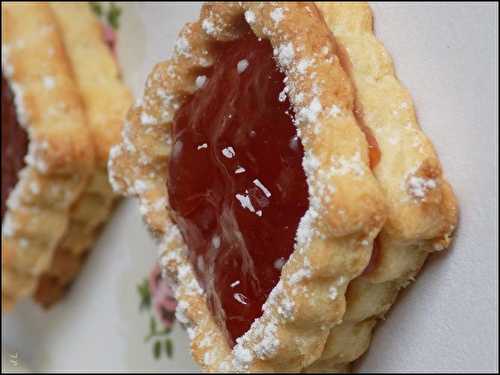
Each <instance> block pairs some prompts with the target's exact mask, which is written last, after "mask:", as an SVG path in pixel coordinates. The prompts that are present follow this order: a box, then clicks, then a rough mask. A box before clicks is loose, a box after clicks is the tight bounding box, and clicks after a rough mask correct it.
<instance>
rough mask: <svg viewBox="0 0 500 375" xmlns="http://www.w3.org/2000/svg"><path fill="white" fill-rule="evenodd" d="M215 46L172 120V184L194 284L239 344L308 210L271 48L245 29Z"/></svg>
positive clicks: (298, 150) (298, 149)
mask: <svg viewBox="0 0 500 375" xmlns="http://www.w3.org/2000/svg"><path fill="white" fill-rule="evenodd" d="M217 47H218V48H217V51H218V58H217V61H216V63H215V64H214V67H213V68H212V69H211V70H210V71H207V72H205V75H204V76H200V77H198V79H197V82H198V84H199V85H201V88H200V89H198V90H197V91H196V92H195V94H194V95H192V96H191V97H189V98H188V99H187V101H186V102H185V104H184V105H183V106H182V107H181V108H180V110H179V111H178V112H177V114H176V118H175V120H174V126H173V130H172V135H173V141H174V143H173V146H172V157H171V160H170V163H169V169H168V183H167V187H168V193H169V199H170V205H171V207H172V208H173V210H174V220H175V221H176V223H177V224H178V226H179V228H180V230H181V232H182V235H183V237H184V240H185V241H186V243H187V245H188V248H189V254H190V259H191V262H192V264H193V266H194V268H195V271H196V274H197V278H198V280H199V281H200V284H201V285H202V287H203V288H204V290H205V291H206V292H207V295H208V299H209V304H210V308H211V310H212V312H213V314H214V316H215V317H216V320H217V321H218V324H219V326H220V327H222V328H224V327H225V328H227V334H228V341H229V342H230V343H231V344H234V340H235V339H236V338H238V337H239V336H241V335H242V334H243V333H245V332H246V331H247V330H248V329H249V327H250V325H251V324H252V322H253V321H254V319H255V318H257V317H259V316H260V315H261V314H262V310H261V308H262V304H263V303H264V302H265V300H266V298H267V296H268V295H269V293H270V291H271V290H272V288H273V287H274V286H275V285H276V283H277V282H278V280H279V277H280V270H281V266H282V265H283V263H284V262H285V261H286V260H287V259H288V257H289V256H290V254H291V253H292V251H293V247H294V241H295V234H296V231H297V227H298V224H299V221H300V219H301V218H302V216H303V215H304V213H305V211H306V210H307V208H308V205H309V203H308V193H307V182H306V177H305V173H304V170H303V168H302V158H303V154H304V151H303V147H302V143H301V141H300V139H299V138H298V137H297V134H296V130H295V127H294V125H293V122H292V117H293V112H292V109H291V107H290V103H289V101H288V99H287V98H283V97H282V96H280V93H281V92H282V91H283V88H284V84H283V79H284V75H283V74H282V73H280V72H279V71H278V70H277V68H276V65H275V61H274V60H273V57H272V47H271V45H270V43H269V42H268V41H265V40H262V41H258V40H257V38H256V37H255V36H254V35H253V34H252V33H251V32H248V33H247V34H246V35H245V36H244V37H242V38H240V39H239V40H237V41H234V42H226V43H223V44H221V45H217ZM279 98H280V99H281V100H280V99H279Z"/></svg>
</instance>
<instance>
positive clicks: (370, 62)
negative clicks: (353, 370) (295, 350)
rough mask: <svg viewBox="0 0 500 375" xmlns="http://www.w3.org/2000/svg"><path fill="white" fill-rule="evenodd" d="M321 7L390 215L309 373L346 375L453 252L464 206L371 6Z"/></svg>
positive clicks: (324, 4)
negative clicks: (423, 274) (379, 328)
mask: <svg viewBox="0 0 500 375" xmlns="http://www.w3.org/2000/svg"><path fill="white" fill-rule="evenodd" d="M317 6H318V8H319V9H320V10H321V11H322V13H323V15H324V17H325V20H326V22H327V24H328V25H329V27H330V28H331V30H332V32H333V33H334V36H335V38H336V40H337V43H338V46H339V48H340V49H341V50H342V51H343V53H342V57H343V58H342V63H343V66H344V68H345V69H346V71H348V73H349V75H350V77H351V79H352V81H353V84H354V87H355V89H356V111H357V113H358V115H359V117H360V118H361V119H362V121H363V122H364V124H365V126H367V127H368V128H370V129H371V131H372V133H373V134H374V136H375V138H376V140H377V142H378V144H379V147H380V149H381V154H382V158H381V160H380V162H379V163H378V165H377V166H376V167H375V169H374V173H375V176H376V177H377V180H378V181H379V183H380V186H381V187H382V189H383V190H384V192H385V195H386V197H387V203H388V207H389V215H388V218H387V221H386V223H385V225H384V227H383V229H382V232H381V233H380V235H379V238H378V240H377V243H378V254H377V257H376V259H375V261H374V263H373V265H372V266H371V267H370V270H369V272H367V273H366V274H363V275H362V276H360V277H358V278H357V279H355V280H353V281H352V282H351V283H350V284H349V287H348V291H347V294H346V299H347V308H346V313H345V315H344V319H343V323H342V324H340V325H338V326H337V327H334V328H333V329H332V330H331V332H330V335H329V337H328V340H327V343H326V345H325V349H324V352H323V354H322V356H321V358H320V359H319V360H318V361H317V362H316V363H314V364H313V365H312V366H310V367H309V369H308V370H309V371H312V372H316V371H335V370H337V371H341V372H342V371H344V370H345V369H346V368H348V367H349V365H350V363H351V362H352V361H354V360H355V359H357V358H358V357H359V356H361V355H362V354H363V353H364V352H365V351H366V350H367V348H368V346H369V343H370V339H371V335H372V330H373V328H374V326H375V325H376V322H377V321H378V320H379V319H380V318H382V317H383V316H384V315H385V313H386V312H387V311H388V310H389V308H390V307H391V305H392V304H393V302H394V300H395V299H396V297H397V294H398V292H399V291H400V290H401V288H403V287H405V286H407V285H408V284H409V283H410V282H411V280H413V279H414V278H415V277H416V275H417V273H418V272H419V270H420V269H421V267H422V265H423V264H424V262H425V260H426V258H427V256H428V254H429V253H430V252H433V251H439V250H442V249H445V248H446V247H448V246H449V244H450V241H451V234H452V232H453V230H454V228H455V225H456V222H457V205H456V200H455V197H454V194H453V192H452V190H451V187H450V185H449V184H448V182H447V181H446V180H445V179H444V177H443V174H442V170H441V165H440V163H439V160H438V157H437V155H436V152H435V150H434V148H433V146H432V144H431V142H430V141H429V139H428V138H427V137H426V136H425V134H424V133H423V132H422V131H421V129H420V126H419V125H418V122H417V118H416V115H415V109H414V106H413V102H412V99H411V97H410V94H409V93H408V91H407V90H406V89H405V88H404V87H403V85H402V84H401V83H400V82H399V81H398V79H397V78H396V76H395V73H394V68H393V65H392V61H391V58H390V56H389V54H388V53H387V51H386V50H385V48H384V47H383V45H382V44H381V43H380V42H379V41H378V40H377V39H376V37H375V36H374V34H373V21H372V14H371V10H370V8H369V6H368V5H367V4H366V3H334V2H320V3H317Z"/></svg>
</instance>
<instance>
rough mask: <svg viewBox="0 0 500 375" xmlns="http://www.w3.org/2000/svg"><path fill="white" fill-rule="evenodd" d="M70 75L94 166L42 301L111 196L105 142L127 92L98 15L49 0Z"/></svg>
mask: <svg viewBox="0 0 500 375" xmlns="http://www.w3.org/2000/svg"><path fill="white" fill-rule="evenodd" d="M50 7H51V9H52V10H53V12H54V15H55V18H56V21H57V23H58V26H59V29H60V31H61V34H62V39H63V42H64V46H65V49H66V53H67V55H68V58H69V60H70V61H71V64H72V68H73V72H74V74H75V80H76V83H77V84H78V87H79V92H80V94H81V96H82V99H83V103H84V107H85V112H86V115H87V120H88V125H89V129H90V134H91V137H92V141H93V143H94V146H95V150H96V164H97V167H96V171H95V173H94V174H93V176H92V177H91V179H90V181H89V183H88V185H87V187H86V188H85V190H84V192H83V193H82V195H81V196H80V198H79V199H78V201H77V202H76V203H75V204H74V205H73V208H72V210H71V217H70V223H69V226H68V229H67V230H66V233H65V235H64V238H63V239H62V241H61V243H60V245H59V247H58V248H57V251H56V253H55V255H54V259H53V262H52V265H51V267H50V268H49V269H48V270H47V272H46V273H45V274H44V275H43V278H42V282H40V285H39V286H38V288H37V290H36V292H35V296H34V297H35V300H36V301H37V302H38V303H40V304H42V305H43V306H45V307H48V306H50V305H52V304H53V303H55V302H57V301H58V300H59V299H60V298H61V297H62V296H63V295H64V291H65V290H66V289H67V286H68V285H70V283H71V282H72V281H73V280H74V278H75V277H76V276H77V275H78V271H79V270H80V268H81V264H82V262H83V261H84V259H85V258H86V255H87V250H88V249H89V247H90V245H91V244H92V243H93V241H94V239H95V237H96V235H97V233H98V229H99V228H100V227H101V226H102V225H103V224H104V223H105V222H106V220H107V219H108V217H109V215H110V214H111V211H112V207H113V206H114V203H115V201H116V198H117V196H116V194H115V193H114V192H113V190H112V189H111V186H110V185H109V182H108V178H107V171H106V164H107V160H108V153H109V150H110V148H111V146H112V145H113V144H115V143H117V142H118V141H119V138H120V133H121V129H122V125H123V121H124V119H125V116H126V113H127V111H128V109H129V108H130V105H131V104H132V96H131V93H130V91H129V90H128V88H127V87H126V86H125V85H124V84H123V82H122V80H121V77H120V73H119V69H118V66H117V64H116V61H115V58H114V57H113V55H112V52H111V50H110V48H109V47H108V46H107V45H106V43H105V41H104V39H103V36H102V29H101V25H100V24H99V21H98V20H97V18H96V17H95V16H94V14H93V13H92V11H91V9H90V7H89V5H88V3H86V2H83V3H81V2H80V3H76V2H64V3H61V2H52V3H50Z"/></svg>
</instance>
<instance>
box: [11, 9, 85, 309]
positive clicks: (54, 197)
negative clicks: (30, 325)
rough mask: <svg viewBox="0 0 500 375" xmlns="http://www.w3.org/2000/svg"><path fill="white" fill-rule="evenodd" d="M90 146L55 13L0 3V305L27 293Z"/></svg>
mask: <svg viewBox="0 0 500 375" xmlns="http://www.w3.org/2000/svg"><path fill="white" fill-rule="evenodd" d="M93 163H94V152H93V146H92V143H91V139H90V134H89V132H88V128H87V125H86V118H85V110H84V107H83V103H82V101H81V98H80V94H79V91H78V87H77V85H76V83H75V81H74V79H73V77H72V72H71V64H70V62H69V61H68V59H67V57H66V54H65V51H64V45H63V43H62V40H61V38H60V36H59V33H58V30H57V27H56V23H55V18H54V15H53V14H52V12H51V11H50V9H49V8H48V6H47V5H46V4H41V3H31V4H27V3H26V4H21V3H17V4H14V3H6V2H3V3H2V308H3V309H8V308H10V307H11V306H12V304H13V303H14V302H15V301H16V300H17V299H18V298H19V297H23V296H27V295H30V294H31V293H33V291H34V289H35V288H36V286H37V284H38V280H39V277H40V275H41V274H42V273H43V272H44V271H45V270H46V269H47V268H48V267H49V266H50V263H51V261H52V256H53V253H54V251H55V248H56V247H57V245H58V243H59V242H60V240H61V238H62V237H63V236H64V233H65V231H66V228H67V225H68V222H69V216H70V209H71V206H72V205H73V204H74V203H75V201H76V200H77V199H78V197H79V196H80V194H81V192H82V189H84V187H85V184H86V183H87V181H88V178H89V176H90V174H91V172H92V169H93Z"/></svg>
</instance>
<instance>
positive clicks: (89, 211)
mask: <svg viewBox="0 0 500 375" xmlns="http://www.w3.org/2000/svg"><path fill="white" fill-rule="evenodd" d="M4 13H5V19H4ZM11 14H14V15H15V17H13V16H12V15H11ZM4 21H5V22H4ZM37 22H38V23H39V24H40V25H39V28H38V30H37V29H36V28H35V27H34V26H29V25H32V24H36V23H37ZM26 24H28V29H29V30H32V33H33V34H34V35H36V36H37V38H38V39H36V41H37V42H39V40H40V38H39V36H40V34H42V35H43V36H44V35H45V34H44V33H47V32H48V31H49V30H50V34H49V35H50V37H51V39H50V40H49V41H48V42H45V39H43V38H45V36H44V37H43V38H42V43H41V44H40V43H39V44H37V45H35V44H34V43H30V44H28V45H26V50H25V51H23V53H24V55H23V56H18V57H16V58H17V60H15V61H12V58H13V56H12V53H10V51H11V49H12V48H10V44H6V43H7V39H6V40H5V42H4V38H3V37H4V29H2V44H3V45H2V52H4V47H6V46H7V48H6V50H7V52H8V53H7V55H6V56H3V55H2V58H3V59H2V69H4V64H3V63H4V57H5V67H6V68H7V70H9V71H10V70H11V69H12V67H13V68H14V70H13V71H14V72H19V73H18V75H19V77H20V79H23V80H28V79H33V77H36V76H37V75H41V74H43V73H44V72H41V71H40V72H38V71H36V70H33V69H34V68H36V67H35V64H34V63H33V64H31V63H30V64H29V67H30V69H26V68H25V69H24V70H21V69H20V68H23V67H25V65H21V66H20V68H19V69H18V68H17V66H16V65H10V64H14V62H16V61H25V63H26V61H28V62H30V61H32V59H34V58H35V57H36V59H37V60H35V61H36V63H37V64H38V65H39V62H40V61H44V60H45V59H47V53H48V54H49V57H51V56H56V57H57V60H56V61H59V60H63V61H64V64H65V67H66V68H65V69H66V70H65V72H66V73H65V74H66V77H65V78H66V81H68V82H69V83H68V82H66V85H65V86H61V87H60V85H59V84H57V85H56V86H55V88H54V89H52V90H51V92H52V91H54V90H55V89H57V90H58V91H57V93H58V95H59V97H57V98H58V100H59V102H57V103H61V104H58V105H64V106H65V107H64V108H66V107H68V104H66V103H65V102H64V101H61V100H60V99H61V98H63V99H65V100H67V101H68V102H69V103H72V101H74V102H77V103H78V109H79V112H78V113H79V115H80V119H78V118H76V119H75V120H74V121H71V122H69V125H68V126H67V128H68V133H62V134H59V135H58V136H59V137H60V138H56V141H57V144H59V145H67V146H68V150H73V151H75V152H76V151H78V152H79V153H80V154H81V155H82V156H85V158H90V160H92V156H93V150H95V151H96V163H95V167H93V166H91V165H89V166H88V167H86V166H85V165H84V166H79V165H78V164H77V163H76V162H78V161H79V159H76V161H75V163H74V165H68V169H67V170H66V169H64V171H65V172H66V173H72V174H73V175H75V176H79V175H80V173H85V177H86V178H85V181H82V182H80V183H79V185H78V191H77V192H76V191H75V196H71V195H68V197H67V198H68V199H67V200H65V199H66V198H65V199H62V197H61V194H62V193H65V194H70V193H71V191H72V189H73V190H74V188H73V187H72V185H70V182H71V183H73V185H74V184H75V182H72V180H70V181H69V182H68V181H67V179H68V177H67V176H65V175H62V177H61V176H60V175H57V176H53V175H52V174H51V173H49V175H48V176H45V175H43V176H39V175H35V176H33V173H32V172H31V170H30V171H23V172H22V173H21V174H22V176H23V178H21V179H20V181H19V183H18V187H17V188H16V191H15V192H13V194H12V196H13V197H12V200H14V198H15V197H18V198H16V199H18V200H19V199H21V200H23V201H25V200H28V201H29V202H31V200H30V199H32V198H31V197H32V196H33V194H34V193H33V192H32V191H31V190H32V187H33V186H37V187H38V189H39V190H41V192H40V193H39V194H38V197H37V199H40V200H41V203H40V204H43V205H44V208H45V211H44V213H43V215H44V216H42V218H43V220H39V219H38V216H37V214H36V212H33V210H30V211H27V210H24V211H23V212H22V213H23V215H20V214H19V213H15V214H13V215H15V216H13V215H9V217H8V218H7V217H6V220H4V223H3V225H2V229H3V230H4V229H5V228H7V230H8V229H9V225H10V223H11V218H12V217H14V218H15V220H16V222H18V223H19V225H21V224H22V225H23V226H26V224H27V223H29V224H30V228H31V229H29V230H30V232H29V233H26V231H27V230H28V229H26V228H25V229H24V232H22V233H21V234H19V236H18V238H17V241H18V242H21V243H23V244H24V247H23V251H17V247H16V248H13V247H12V246H11V245H10V242H11V240H9V241H8V242H7V243H6V247H5V251H4V249H3V248H4V246H2V249H3V250H2V251H3V252H2V257H3V258H2V259H3V263H5V262H4V260H5V259H9V262H7V263H5V266H3V267H2V268H3V270H5V269H8V272H4V273H3V274H4V276H3V278H2V300H3V301H4V305H5V306H7V305H10V304H12V302H13V301H14V298H11V297H10V296H11V295H17V294H19V295H23V296H25V295H30V294H32V293H33V292H34V298H35V300H36V301H37V302H39V303H40V304H42V305H43V306H46V307H47V306H50V305H51V304H53V303H54V302H57V300H59V299H60V298H61V297H62V295H63V292H64V291H65V290H66V289H67V286H68V285H69V284H70V283H71V281H73V279H74V278H75V277H76V276H77V274H78V271H79V269H80V267H81V264H82V262H83V260H84V259H85V256H86V250H87V249H88V248H89V246H90V245H91V244H92V242H93V241H94V239H95V237H96V235H97V232H98V229H99V228H100V227H101V226H102V224H103V223H104V222H105V221H106V220H107V218H108V217H109V215H110V213H111V211H112V207H113V205H114V203H115V201H116V198H117V196H116V194H114V193H113V191H112V189H111V187H110V185H109V182H108V178H107V171H106V162H107V157H108V152H109V149H110V147H111V144H112V143H115V142H117V141H118V139H119V136H120V132H121V128H122V123H123V119H124V118H125V114H126V111H127V110H128V108H129V107H130V104H131V101H132V100H131V94H130V92H129V91H128V89H127V88H126V87H125V86H124V84H123V83H122V82H121V79H120V75H119V71H118V67H117V64H116V61H115V59H114V57H113V55H112V52H111V51H110V49H109V48H108V46H107V45H106V43H105V41H104V40H103V37H102V31H101V27H100V25H99V22H98V20H97V19H96V17H95V16H94V15H93V14H92V12H91V11H90V7H89V5H88V3H63V4H61V3H52V4H50V5H49V4H47V3H36V4H35V3H33V4H25V5H23V4H19V3H13V4H9V5H7V4H5V11H4V5H3V4H2V28H5V34H6V37H7V35H9V36H10V37H11V38H12V36H11V35H17V39H11V42H10V43H14V44H15V43H19V41H20V40H21V41H23V43H24V44H25V39H26V36H23V34H20V33H21V31H22V30H21V28H24V27H26ZM17 28H19V30H17ZM14 30H15V32H16V33H17V34H14ZM8 33H10V34H8ZM30 35H31V34H30ZM32 39H33V40H35V38H34V37H32ZM41 51H43V52H44V53H45V55H43V54H40V53H41ZM26 57H28V59H27V60H26ZM7 61H8V63H9V64H7ZM49 62H51V61H50V60H49ZM32 65H33V66H32ZM52 69H55V68H52ZM59 70H62V69H61V68H60V67H59ZM53 76H54V75H51V76H48V77H53ZM16 79H17V78H16ZM54 79H57V81H55V82H60V81H62V79H61V78H59V77H54ZM16 82H17V81H16ZM70 83H71V86H70ZM15 87H16V86H15ZM67 87H71V88H72V92H68V88H67ZM63 89H64V90H66V91H63ZM32 96H33V98H32V99H30V100H33V101H35V103H37V105H38V106H35V109H37V108H38V110H39V111H41V113H44V112H43V111H45V110H46V109H47V108H48V109H49V110H50V108H51V107H50V106H49V107H43V106H46V105H47V103H45V102H44V101H43V100H45V98H46V97H47V94H46V93H44V92H43V91H34V92H32ZM30 98H31V97H30ZM54 100H55V99H54ZM30 108H31V107H30ZM72 112H73V110H72V111H71V112H70V114H71V113H72ZM62 114H63V115H66V116H69V115H68V114H66V113H65V112H62ZM85 117H86V118H85ZM50 120H51V121H52V118H51V119H50ZM63 120H64V119H61V120H59V122H61V123H63ZM78 121H79V122H78ZM79 123H80V125H81V126H82V127H85V129H83V130H80V131H75V134H76V135H77V136H79V137H83V135H85V137H86V138H85V139H86V141H85V142H84V141H82V140H81V139H79V138H75V139H73V138H74V137H73V136H72V129H73V127H75V126H76V125H77V124H79ZM50 126H51V123H40V124H39V125H38V128H39V129H40V132H41V133H42V134H44V132H47V130H50ZM30 127H32V125H31V124H30ZM38 128H37V129H38ZM65 129H66V128H65ZM89 131H90V137H89V134H88V133H89ZM30 135H31V134H30ZM31 143H33V138H31ZM30 147H31V146H30ZM35 149H37V148H35ZM68 152H69V151H68ZM48 155H49V157H56V156H57V154H53V150H51V152H50V153H48ZM33 160H37V161H38V162H39V163H40V160H42V161H43V160H44V159H40V158H39V156H38V155H37V156H36V157H34V158H33ZM56 160H57V159H56ZM83 160H84V161H85V160H86V159H83ZM57 168H60V166H59V165H56V166H55V167H50V171H49V172H52V170H54V171H55V172H56V173H58V172H59V170H58V169H57ZM80 171H81V172H80ZM35 183H36V185H35ZM63 183H65V185H62V184H63ZM14 193H15V194H14ZM47 207H48V208H51V209H54V210H56V211H57V212H59V211H61V210H64V215H59V216H58V215H54V214H53V213H52V212H50V213H49V214H47V210H48V208H47ZM35 208H36V207H35ZM37 220H38V221H37ZM4 227H5V228H4ZM33 231H39V232H40V231H44V232H50V233H52V237H53V241H52V242H51V243H50V244H45V243H44V242H43V241H42V240H41V239H40V240H38V242H35V241H31V240H30V241H29V242H26V241H28V240H29V236H30V235H31V233H32V232H33ZM2 243H4V238H3V236H2ZM49 245H50V246H51V251H50V252H47V251H42V250H43V248H44V247H45V246H49ZM40 248H42V249H40ZM42 254H45V255H44V256H42ZM10 264H15V265H16V270H18V272H17V273H13V272H12V270H11V269H10V268H11V266H10ZM19 273H21V274H23V275H24V274H27V273H29V274H35V275H36V277H35V276H31V277H30V278H28V279H27V278H26V277H19V275H18V274H19ZM28 280H29V281H30V282H29V283H28V282H27V281H28ZM37 284H38V285H37ZM4 290H6V291H7V290H8V292H6V293H8V295H5V296H4V293H3V292H4Z"/></svg>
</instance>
